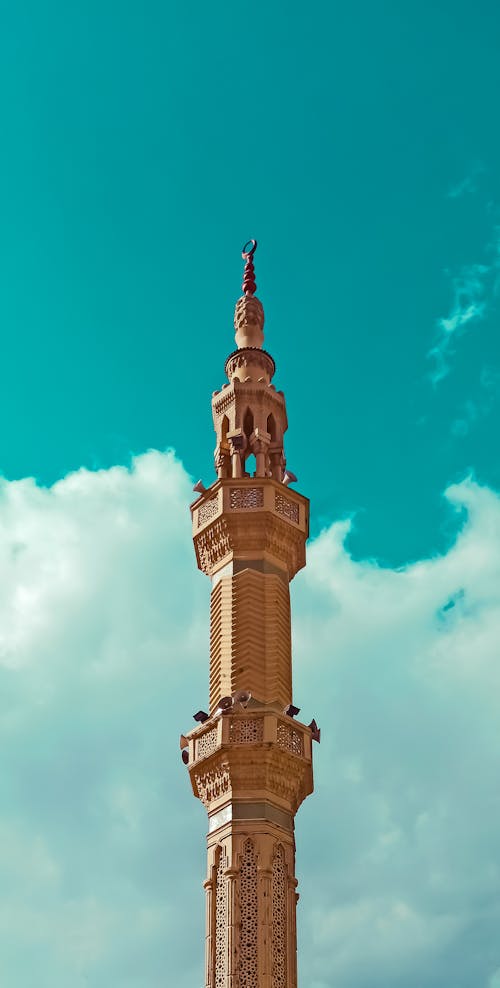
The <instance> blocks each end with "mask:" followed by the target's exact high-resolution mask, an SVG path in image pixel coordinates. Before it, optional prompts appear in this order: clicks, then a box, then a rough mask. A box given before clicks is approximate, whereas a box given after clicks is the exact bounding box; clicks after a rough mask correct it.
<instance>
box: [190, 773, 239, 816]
mask: <svg viewBox="0 0 500 988" xmlns="http://www.w3.org/2000/svg"><path fill="white" fill-rule="evenodd" d="M194 780H195V783H196V788H197V790H198V797H199V799H201V801H202V803H203V805H204V806H207V807H208V806H210V803H212V802H213V801H214V800H215V799H218V798H219V796H223V795H224V793H226V792H229V788H230V785H231V778H230V775H229V769H228V767H227V765H218V766H217V767H216V768H210V769H207V770H206V771H195V772H194Z"/></svg>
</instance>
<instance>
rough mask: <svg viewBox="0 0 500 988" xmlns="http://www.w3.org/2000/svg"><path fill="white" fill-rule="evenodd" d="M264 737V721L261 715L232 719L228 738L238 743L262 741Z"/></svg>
mask: <svg viewBox="0 0 500 988" xmlns="http://www.w3.org/2000/svg"><path fill="white" fill-rule="evenodd" d="M263 737H264V721H263V719H262V717H259V718H253V719H252V720H233V722H232V724H231V727H230V732H229V740H230V741H235V742H238V743H239V744H251V743H252V741H262V739H263Z"/></svg>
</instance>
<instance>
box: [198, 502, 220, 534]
mask: <svg viewBox="0 0 500 988" xmlns="http://www.w3.org/2000/svg"><path fill="white" fill-rule="evenodd" d="M218 510H219V498H218V496H217V494H216V495H215V497H211V498H210V500H209V501H205V504H202V505H201V506H200V507H199V508H198V527H199V526H200V525H204V524H205V522H207V521H211V520H212V518H215V516H216V514H217V511H218Z"/></svg>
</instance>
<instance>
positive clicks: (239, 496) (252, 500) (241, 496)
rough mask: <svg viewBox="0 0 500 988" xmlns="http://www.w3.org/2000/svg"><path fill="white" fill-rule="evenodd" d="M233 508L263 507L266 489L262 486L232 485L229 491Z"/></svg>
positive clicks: (230, 503)
mask: <svg viewBox="0 0 500 988" xmlns="http://www.w3.org/2000/svg"><path fill="white" fill-rule="evenodd" d="M229 505H230V507H231V508H262V507H263V506H264V491H263V489H262V487H232V488H231V490H230V491H229Z"/></svg>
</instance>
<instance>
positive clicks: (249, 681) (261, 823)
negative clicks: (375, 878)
mask: <svg viewBox="0 0 500 988" xmlns="http://www.w3.org/2000/svg"><path fill="white" fill-rule="evenodd" d="M253 287H254V288H255V285H254V286H253ZM234 322H235V330H236V343H237V346H238V349H237V350H236V351H235V352H234V353H232V354H231V355H230V356H229V357H228V359H227V361H226V365H225V369H226V374H227V377H228V383H227V384H225V385H224V386H223V388H222V389H221V390H220V391H217V392H215V393H214V395H213V398H212V414H213V421H214V428H215V433H216V448H215V468H216V474H217V479H216V480H215V482H214V483H213V484H212V485H211V486H210V487H209V488H208V489H207V490H205V491H204V492H203V493H202V494H201V496H200V497H198V498H197V500H196V501H195V502H194V503H193V504H192V505H191V514H192V521H193V541H194V547H195V552H196V559H197V563H198V566H199V568H200V569H201V570H202V571H203V572H204V573H206V574H207V576H209V577H210V578H211V580H212V591H211V600H210V669H209V716H208V719H207V720H206V721H205V722H204V723H203V724H200V725H198V726H197V727H196V728H194V729H193V730H192V731H191V732H189V733H188V734H187V735H186V736H183V737H182V738H181V746H182V747H183V749H184V751H183V755H184V758H185V760H187V765H188V770H189V775H190V779H191V784H192V788H193V793H194V795H195V796H196V797H197V798H198V799H200V800H201V802H202V803H203V805H204V806H205V808H206V810H207V814H208V831H209V832H208V837H207V875H206V880H205V882H204V888H205V892H206V950H205V958H206V961H205V988H296V986H297V961H296V951H297V936H296V905H297V900H298V895H297V892H296V888H297V879H296V877H295V841H294V818H295V814H296V812H297V810H298V808H299V806H300V804H301V803H302V801H303V800H304V799H305V798H306V797H307V796H308V795H309V794H310V793H311V792H312V791H313V774H312V732H311V729H310V728H309V727H306V725H304V724H302V723H300V722H299V721H297V720H295V719H294V718H292V717H291V716H290V715H289V714H288V713H287V712H286V708H288V706H289V704H290V703H291V702H292V695H293V694H292V642H291V623H290V594H289V582H290V580H292V579H293V577H294V576H295V574H296V573H297V572H298V570H299V569H301V568H302V567H303V566H304V565H305V543H306V539H307V537H308V534H309V502H308V500H307V498H305V497H303V496H302V495H301V494H299V493H298V492H297V491H295V490H290V488H289V487H288V486H286V484H287V483H288V478H287V477H286V475H285V470H286V460H285V453H284V445H283V442H284V434H285V432H286V429H287V425H288V423H287V415H286V405H285V398H284V395H283V394H282V392H279V391H276V389H275V387H274V385H273V383H272V378H273V375H274V370H275V366H274V360H273V359H272V357H271V356H270V355H269V354H268V353H266V351H264V350H263V349H262V344H263V326H264V311H263V308H262V305H261V303H260V301H259V300H258V299H257V298H256V297H255V296H253V295H251V294H247V295H245V296H243V297H242V298H241V299H239V300H238V302H237V304H236V309H235V319H234ZM251 461H252V464H253V465H252V468H250V462H251ZM283 481H285V483H284V482H283Z"/></svg>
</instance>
